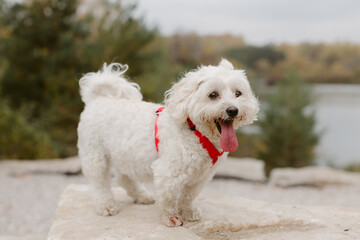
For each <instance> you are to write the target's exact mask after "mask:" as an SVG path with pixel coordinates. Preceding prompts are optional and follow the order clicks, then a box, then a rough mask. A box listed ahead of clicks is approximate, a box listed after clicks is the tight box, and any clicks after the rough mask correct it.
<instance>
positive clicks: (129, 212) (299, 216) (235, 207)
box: [48, 185, 360, 240]
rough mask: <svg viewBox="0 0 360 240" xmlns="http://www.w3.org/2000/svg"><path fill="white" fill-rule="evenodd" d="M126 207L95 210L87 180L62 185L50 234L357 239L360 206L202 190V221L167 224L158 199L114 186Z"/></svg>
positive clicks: (51, 239) (52, 239) (63, 236)
mask: <svg viewBox="0 0 360 240" xmlns="http://www.w3.org/2000/svg"><path fill="white" fill-rule="evenodd" d="M114 194H115V197H116V199H117V200H118V201H119V202H120V204H121V206H122V207H123V209H122V211H121V212H120V213H119V214H118V215H116V216H112V217H101V216H97V215H96V214H95V211H94V209H93V207H92V205H91V201H90V198H89V196H88V186H86V185H70V186H68V187H67V188H66V190H65V191H64V193H63V195H62V197H61V199H60V202H59V205H58V209H57V211H56V216H55V220H54V223H53V225H52V227H51V229H50V232H49V235H48V240H58V239H62V240H68V239H74V240H75V239H76V240H82V239H84V240H85V239H86V240H88V239H107V240H112V239H114V240H115V239H134V240H136V239H156V240H162V239H164V240H165V239H166V240H168V239H173V240H176V239H179V240H180V239H181V240H187V239H189V240H197V239H269V240H271V239H274V240H275V239H276V240H279V239H297V240H301V239H303V240H308V239H312V240H316V239H319V240H320V239H321V240H323V239H332V240H337V239H339V240H340V239H341V240H344V239H357V238H358V237H359V236H360V228H359V225H358V224H359V222H360V209H349V208H321V207H304V206H290V205H277V204H269V203H265V202H258V201H252V200H247V199H244V198H240V197H230V196H205V195H202V196H200V197H199V199H198V200H197V201H196V202H195V204H196V205H197V206H198V207H199V208H200V209H201V210H202V212H203V218H202V220H201V221H199V222H193V223H185V225H184V227H178V228H167V227H165V226H163V225H162V224H161V223H160V221H159V219H158V217H157V213H156V209H155V206H154V205H135V204H133V203H132V199H131V198H130V197H128V196H126V194H125V192H124V190H122V189H120V188H116V189H114Z"/></svg>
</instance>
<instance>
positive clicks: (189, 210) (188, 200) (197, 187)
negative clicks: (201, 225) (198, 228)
mask: <svg viewBox="0 0 360 240" xmlns="http://www.w3.org/2000/svg"><path fill="white" fill-rule="evenodd" d="M202 187H203V183H202V182H200V183H196V184H193V185H190V186H189V185H187V186H183V190H182V194H181V197H180V202H179V204H180V213H181V217H182V218H183V219H184V220H185V221H189V222H194V221H198V220H200V218H201V212H200V210H199V209H198V208H197V207H195V206H194V205H193V201H194V199H195V198H196V196H197V195H198V194H199V192H200V191H201V189H202Z"/></svg>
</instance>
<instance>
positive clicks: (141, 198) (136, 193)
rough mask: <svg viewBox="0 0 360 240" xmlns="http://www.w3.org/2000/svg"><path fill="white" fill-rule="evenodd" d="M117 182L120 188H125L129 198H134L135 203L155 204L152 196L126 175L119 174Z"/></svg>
mask: <svg viewBox="0 0 360 240" xmlns="http://www.w3.org/2000/svg"><path fill="white" fill-rule="evenodd" d="M117 182H118V184H119V185H120V186H122V187H123V188H125V190H126V192H127V194H128V195H129V196H130V197H132V198H134V201H135V203H139V204H152V203H154V202H155V201H154V198H153V196H151V194H149V193H148V192H147V190H146V189H145V188H144V186H142V185H141V184H139V183H138V182H137V181H135V180H133V179H132V178H130V177H129V176H128V175H125V174H119V175H118V176H117Z"/></svg>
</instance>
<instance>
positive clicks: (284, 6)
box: [137, 0, 360, 44]
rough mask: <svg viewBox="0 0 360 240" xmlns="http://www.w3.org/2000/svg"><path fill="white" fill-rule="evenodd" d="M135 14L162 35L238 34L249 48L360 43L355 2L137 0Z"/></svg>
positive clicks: (357, 1) (357, 3)
mask: <svg viewBox="0 0 360 240" xmlns="http://www.w3.org/2000/svg"><path fill="white" fill-rule="evenodd" d="M137 2H138V11H139V12H140V13H141V14H142V15H143V16H144V17H145V20H146V22H147V23H148V24H150V25H153V26H154V25H156V26H158V28H159V29H160V31H161V32H162V33H163V34H165V35H170V34H172V33H175V32H179V31H180V32H189V31H194V32H197V33H199V34H225V33H231V34H235V35H242V36H243V37H244V38H245V41H246V42H247V43H250V44H264V43H283V42H289V43H299V42H303V41H307V42H326V43H333V42H352V43H358V44H360V0H312V1H311V0H247V1H245V0H137Z"/></svg>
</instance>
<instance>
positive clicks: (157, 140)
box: [155, 107, 165, 152]
mask: <svg viewBox="0 0 360 240" xmlns="http://www.w3.org/2000/svg"><path fill="white" fill-rule="evenodd" d="M164 109H165V107H161V108H159V109H158V110H156V112H155V113H156V119H155V146H156V151H157V152H159V142H160V140H159V137H158V125H157V121H158V119H159V113H160V112H161V111H162V110H164Z"/></svg>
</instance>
